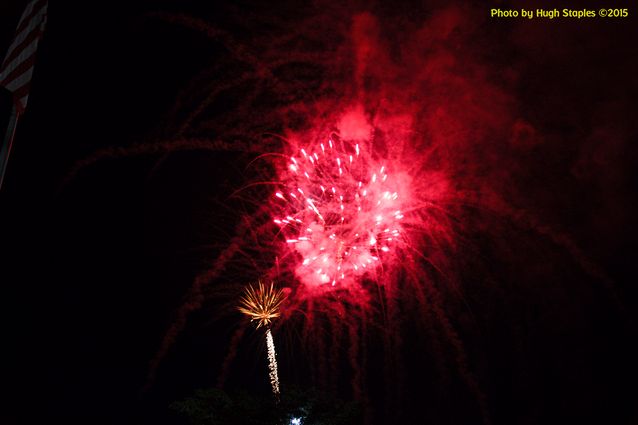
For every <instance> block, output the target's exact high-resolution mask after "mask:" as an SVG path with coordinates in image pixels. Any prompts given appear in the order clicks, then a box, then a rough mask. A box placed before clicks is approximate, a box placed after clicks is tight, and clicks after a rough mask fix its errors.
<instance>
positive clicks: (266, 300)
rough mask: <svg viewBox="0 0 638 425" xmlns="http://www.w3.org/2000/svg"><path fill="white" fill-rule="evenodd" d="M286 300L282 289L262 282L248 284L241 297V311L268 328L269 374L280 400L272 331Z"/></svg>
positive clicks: (277, 398) (276, 397) (271, 383)
mask: <svg viewBox="0 0 638 425" xmlns="http://www.w3.org/2000/svg"><path fill="white" fill-rule="evenodd" d="M283 301H284V293H283V291H282V290H281V289H279V290H275V288H274V285H273V284H272V283H271V284H270V285H268V286H266V285H264V284H263V283H262V282H259V283H258V286H257V287H256V288H254V287H253V286H248V287H247V288H246V290H245V293H244V295H243V296H242V297H241V299H240V306H239V311H241V312H242V313H244V314H246V315H247V316H249V317H250V321H251V322H252V321H257V329H259V328H260V327H262V326H264V327H265V328H266V346H267V348H268V376H269V377H270V385H271V386H272V392H273V394H274V395H275V399H276V400H277V401H279V375H278V373H277V354H276V352H275V341H274V340H273V337H272V332H271V331H270V325H271V323H272V320H273V319H275V318H277V317H279V315H280V312H279V308H280V307H281V303H282V302H283Z"/></svg>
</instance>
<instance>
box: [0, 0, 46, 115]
mask: <svg viewBox="0 0 638 425" xmlns="http://www.w3.org/2000/svg"><path fill="white" fill-rule="evenodd" d="M47 3H48V2H47V0H33V1H32V2H31V3H29V4H28V5H27V7H26V9H25V11H24V13H23V14H22V17H21V18H20V22H19V23H18V29H17V30H16V35H15V38H14V39H13V42H12V43H11V46H9V50H8V51H7V55H6V56H5V58H4V62H2V67H0V86H3V87H6V88H7V89H8V90H9V91H10V92H12V93H13V98H14V101H15V103H16V107H17V108H18V111H20V112H23V111H24V109H25V108H26V107H27V100H28V99H29V89H30V87H31V76H32V75H33V65H34V64H35V54H36V51H37V49H38V42H39V41H40V38H42V33H43V32H44V26H45V24H46V21H47V5H48V4H47Z"/></svg>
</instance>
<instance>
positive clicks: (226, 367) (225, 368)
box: [217, 325, 248, 389]
mask: <svg viewBox="0 0 638 425" xmlns="http://www.w3.org/2000/svg"><path fill="white" fill-rule="evenodd" d="M247 328H248V326H245V325H242V326H241V327H240V328H239V329H237V330H236V331H235V333H234V334H233V336H232V338H231V339H230V343H229V344H228V353H227V354H226V357H225V358H224V362H223V363H222V367H221V371H220V372H219V377H218V378H217V388H220V389H221V388H223V387H224V384H225V383H226V379H227V378H228V373H229V371H230V365H231V363H232V362H233V360H234V359H235V356H236V355H237V346H238V345H239V341H241V339H242V337H243V336H244V333H245V332H246V329H247Z"/></svg>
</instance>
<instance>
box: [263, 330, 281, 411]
mask: <svg viewBox="0 0 638 425" xmlns="http://www.w3.org/2000/svg"><path fill="white" fill-rule="evenodd" d="M266 345H267V346H268V376H269V377H270V385H271V386H272V392H273V394H274V395H275V398H277V399H279V375H278V374H277V355H276V353H275V341H274V340H273V338H272V332H270V328H267V329H266Z"/></svg>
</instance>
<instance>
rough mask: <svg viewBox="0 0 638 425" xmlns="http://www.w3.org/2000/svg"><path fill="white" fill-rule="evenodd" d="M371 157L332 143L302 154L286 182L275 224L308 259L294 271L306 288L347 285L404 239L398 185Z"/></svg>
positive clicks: (279, 196)
mask: <svg viewBox="0 0 638 425" xmlns="http://www.w3.org/2000/svg"><path fill="white" fill-rule="evenodd" d="M364 154H365V152H363V149H362V148H360V147H359V145H358V144H354V145H353V146H352V145H348V144H347V143H345V142H342V141H338V142H337V141H335V140H333V138H331V139H329V140H328V141H327V143H321V144H320V149H319V148H317V149H316V150H315V149H313V150H310V149H308V150H306V149H303V148H302V149H300V150H299V155H298V157H294V156H291V157H290V159H289V163H288V166H287V167H286V169H285V171H284V172H283V173H282V175H281V184H280V187H279V190H278V191H276V192H275V194H274V196H275V198H276V199H275V205H276V210H277V212H278V215H277V216H276V217H275V218H274V220H273V221H274V222H275V223H276V224H277V225H279V226H280V228H281V229H282V233H283V234H284V236H285V238H286V242H287V244H288V245H289V246H290V247H291V248H292V250H293V251H295V252H297V253H298V254H301V257H302V259H301V264H300V265H299V266H298V267H297V268H296V270H295V272H296V275H297V277H298V278H299V279H300V281H301V282H302V283H304V284H306V285H309V286H311V287H316V286H328V287H330V286H337V285H340V286H343V285H348V284H350V283H351V282H352V281H353V280H354V279H356V278H357V277H361V276H363V275H365V274H366V273H369V272H371V271H373V270H375V269H376V268H377V267H378V265H379V264H380V259H381V258H382V257H383V256H386V257H387V253H388V252H389V251H391V250H392V248H393V247H394V246H395V245H396V244H397V242H398V241H400V240H401V238H402V234H403V228H402V225H401V219H403V217H404V216H403V213H402V211H403V210H404V208H403V206H404V202H405V201H404V199H405V198H401V197H400V195H399V193H398V191H399V188H400V187H399V186H400V185H399V182H398V180H397V179H396V178H393V177H392V176H391V174H390V172H389V170H388V167H387V166H386V164H384V163H383V162H377V161H374V160H372V159H371V158H370V157H368V156H366V155H364ZM403 189H405V188H403Z"/></svg>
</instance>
